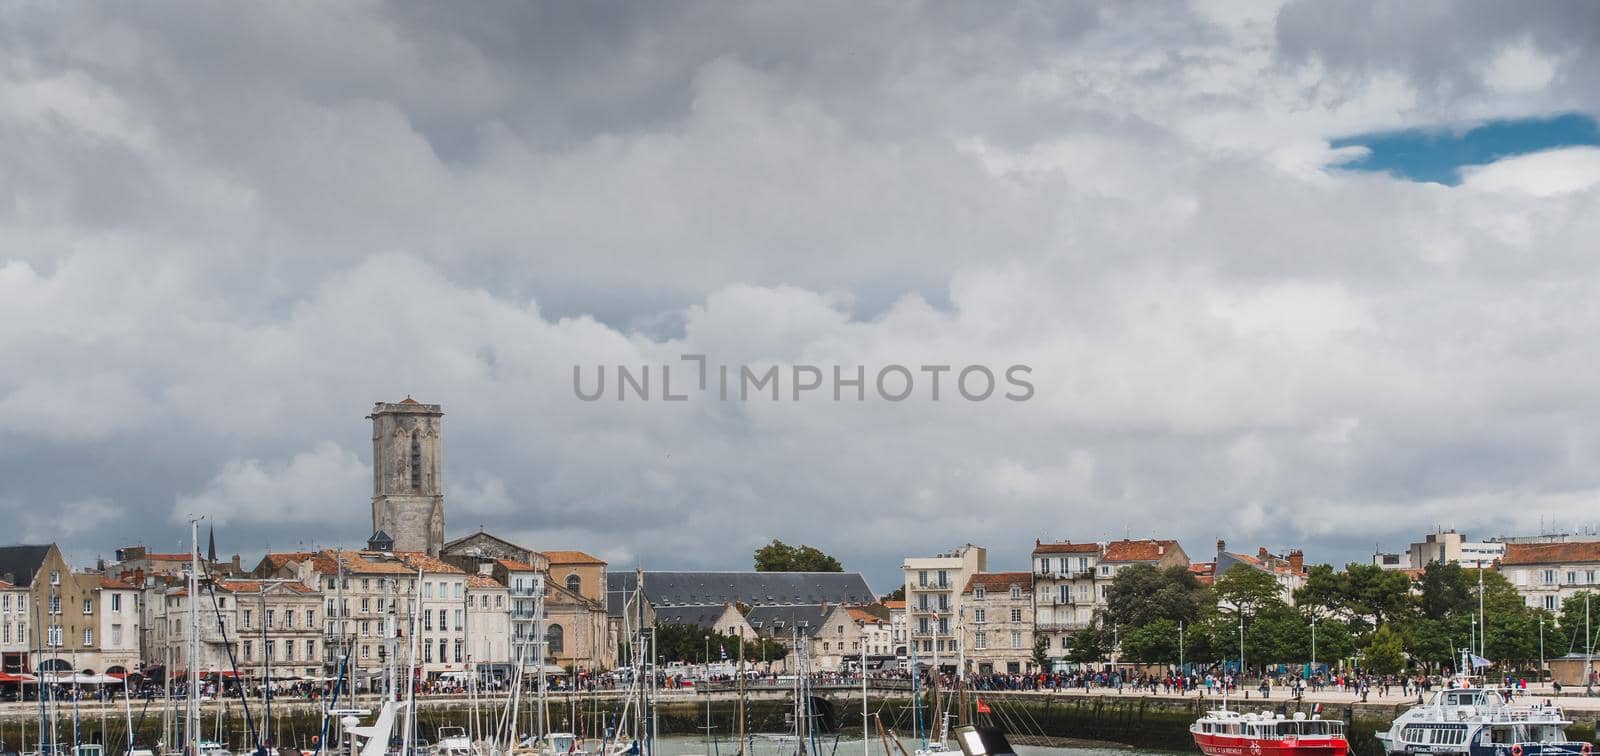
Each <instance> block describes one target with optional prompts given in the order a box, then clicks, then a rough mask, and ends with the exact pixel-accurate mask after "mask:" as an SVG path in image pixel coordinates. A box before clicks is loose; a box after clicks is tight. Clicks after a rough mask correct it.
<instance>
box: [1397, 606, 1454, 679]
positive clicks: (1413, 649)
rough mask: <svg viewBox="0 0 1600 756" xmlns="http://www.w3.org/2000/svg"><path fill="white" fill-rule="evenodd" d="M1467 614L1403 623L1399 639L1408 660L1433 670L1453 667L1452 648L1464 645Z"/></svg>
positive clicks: (1419, 619) (1420, 618) (1425, 618)
mask: <svg viewBox="0 0 1600 756" xmlns="http://www.w3.org/2000/svg"><path fill="white" fill-rule="evenodd" d="M1467 621H1468V620H1467V615H1459V616H1456V617H1452V618H1451V619H1448V620H1446V619H1434V618H1432V617H1417V618H1414V619H1412V620H1411V621H1409V622H1407V623H1406V624H1405V627H1404V628H1403V632H1402V634H1403V636H1404V639H1405V646H1406V651H1407V652H1408V653H1410V654H1411V658H1413V659H1415V660H1417V661H1418V662H1419V663H1421V664H1426V665H1429V666H1430V667H1433V668H1436V669H1437V668H1439V667H1444V666H1452V667H1453V666H1454V664H1455V653H1456V649H1457V648H1460V647H1462V646H1465V645H1466V642H1467V630H1466V626H1467Z"/></svg>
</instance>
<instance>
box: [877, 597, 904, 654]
mask: <svg viewBox="0 0 1600 756" xmlns="http://www.w3.org/2000/svg"><path fill="white" fill-rule="evenodd" d="M883 608H885V609H887V610H888V611H889V643H890V644H891V646H892V647H893V649H894V650H893V651H891V653H893V654H894V655H895V657H896V658H898V659H905V658H906V652H907V650H908V648H907V647H908V645H909V644H910V642H911V634H910V633H909V632H908V631H907V629H906V602H905V599H892V600H889V601H885V602H883Z"/></svg>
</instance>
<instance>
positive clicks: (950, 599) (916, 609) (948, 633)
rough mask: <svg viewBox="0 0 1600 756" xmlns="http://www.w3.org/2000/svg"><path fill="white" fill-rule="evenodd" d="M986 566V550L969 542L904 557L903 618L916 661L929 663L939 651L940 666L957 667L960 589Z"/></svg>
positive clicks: (987, 554)
mask: <svg viewBox="0 0 1600 756" xmlns="http://www.w3.org/2000/svg"><path fill="white" fill-rule="evenodd" d="M988 569H989V552H988V550H987V549H984V548H983V547H982V546H974V545H972V544H970V543H969V544H966V545H965V546H962V547H961V548H958V549H954V550H951V551H947V552H944V553H942V554H935V555H934V556H931V557H909V558H907V559H906V560H905V562H904V564H903V570H904V573H905V586H906V621H907V623H908V630H909V634H910V640H911V643H913V644H914V645H915V649H914V650H915V651H916V655H917V660H918V661H919V662H931V661H932V657H933V656H934V655H935V654H938V655H939V657H940V658H939V666H941V667H947V668H949V669H952V670H953V669H954V668H955V667H956V664H957V658H956V657H957V654H958V652H959V650H960V647H961V646H960V644H961V637H960V634H959V633H957V632H956V616H957V614H958V613H959V612H960V611H961V591H962V589H963V588H965V587H966V585H967V581H968V580H970V579H971V578H972V576H973V575H976V574H978V573H980V572H987V571H988Z"/></svg>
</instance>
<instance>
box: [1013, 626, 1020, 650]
mask: <svg viewBox="0 0 1600 756" xmlns="http://www.w3.org/2000/svg"><path fill="white" fill-rule="evenodd" d="M1011 647H1012V648H1022V631H1021V630H1012V631H1011Z"/></svg>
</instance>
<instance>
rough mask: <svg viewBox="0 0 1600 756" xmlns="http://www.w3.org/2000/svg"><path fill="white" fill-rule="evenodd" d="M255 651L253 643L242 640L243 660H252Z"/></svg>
mask: <svg viewBox="0 0 1600 756" xmlns="http://www.w3.org/2000/svg"><path fill="white" fill-rule="evenodd" d="M255 652H256V647H255V644H253V643H251V642H250V641H245V642H244V660H245V661H252V660H254V659H255V658H256V656H255Z"/></svg>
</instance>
